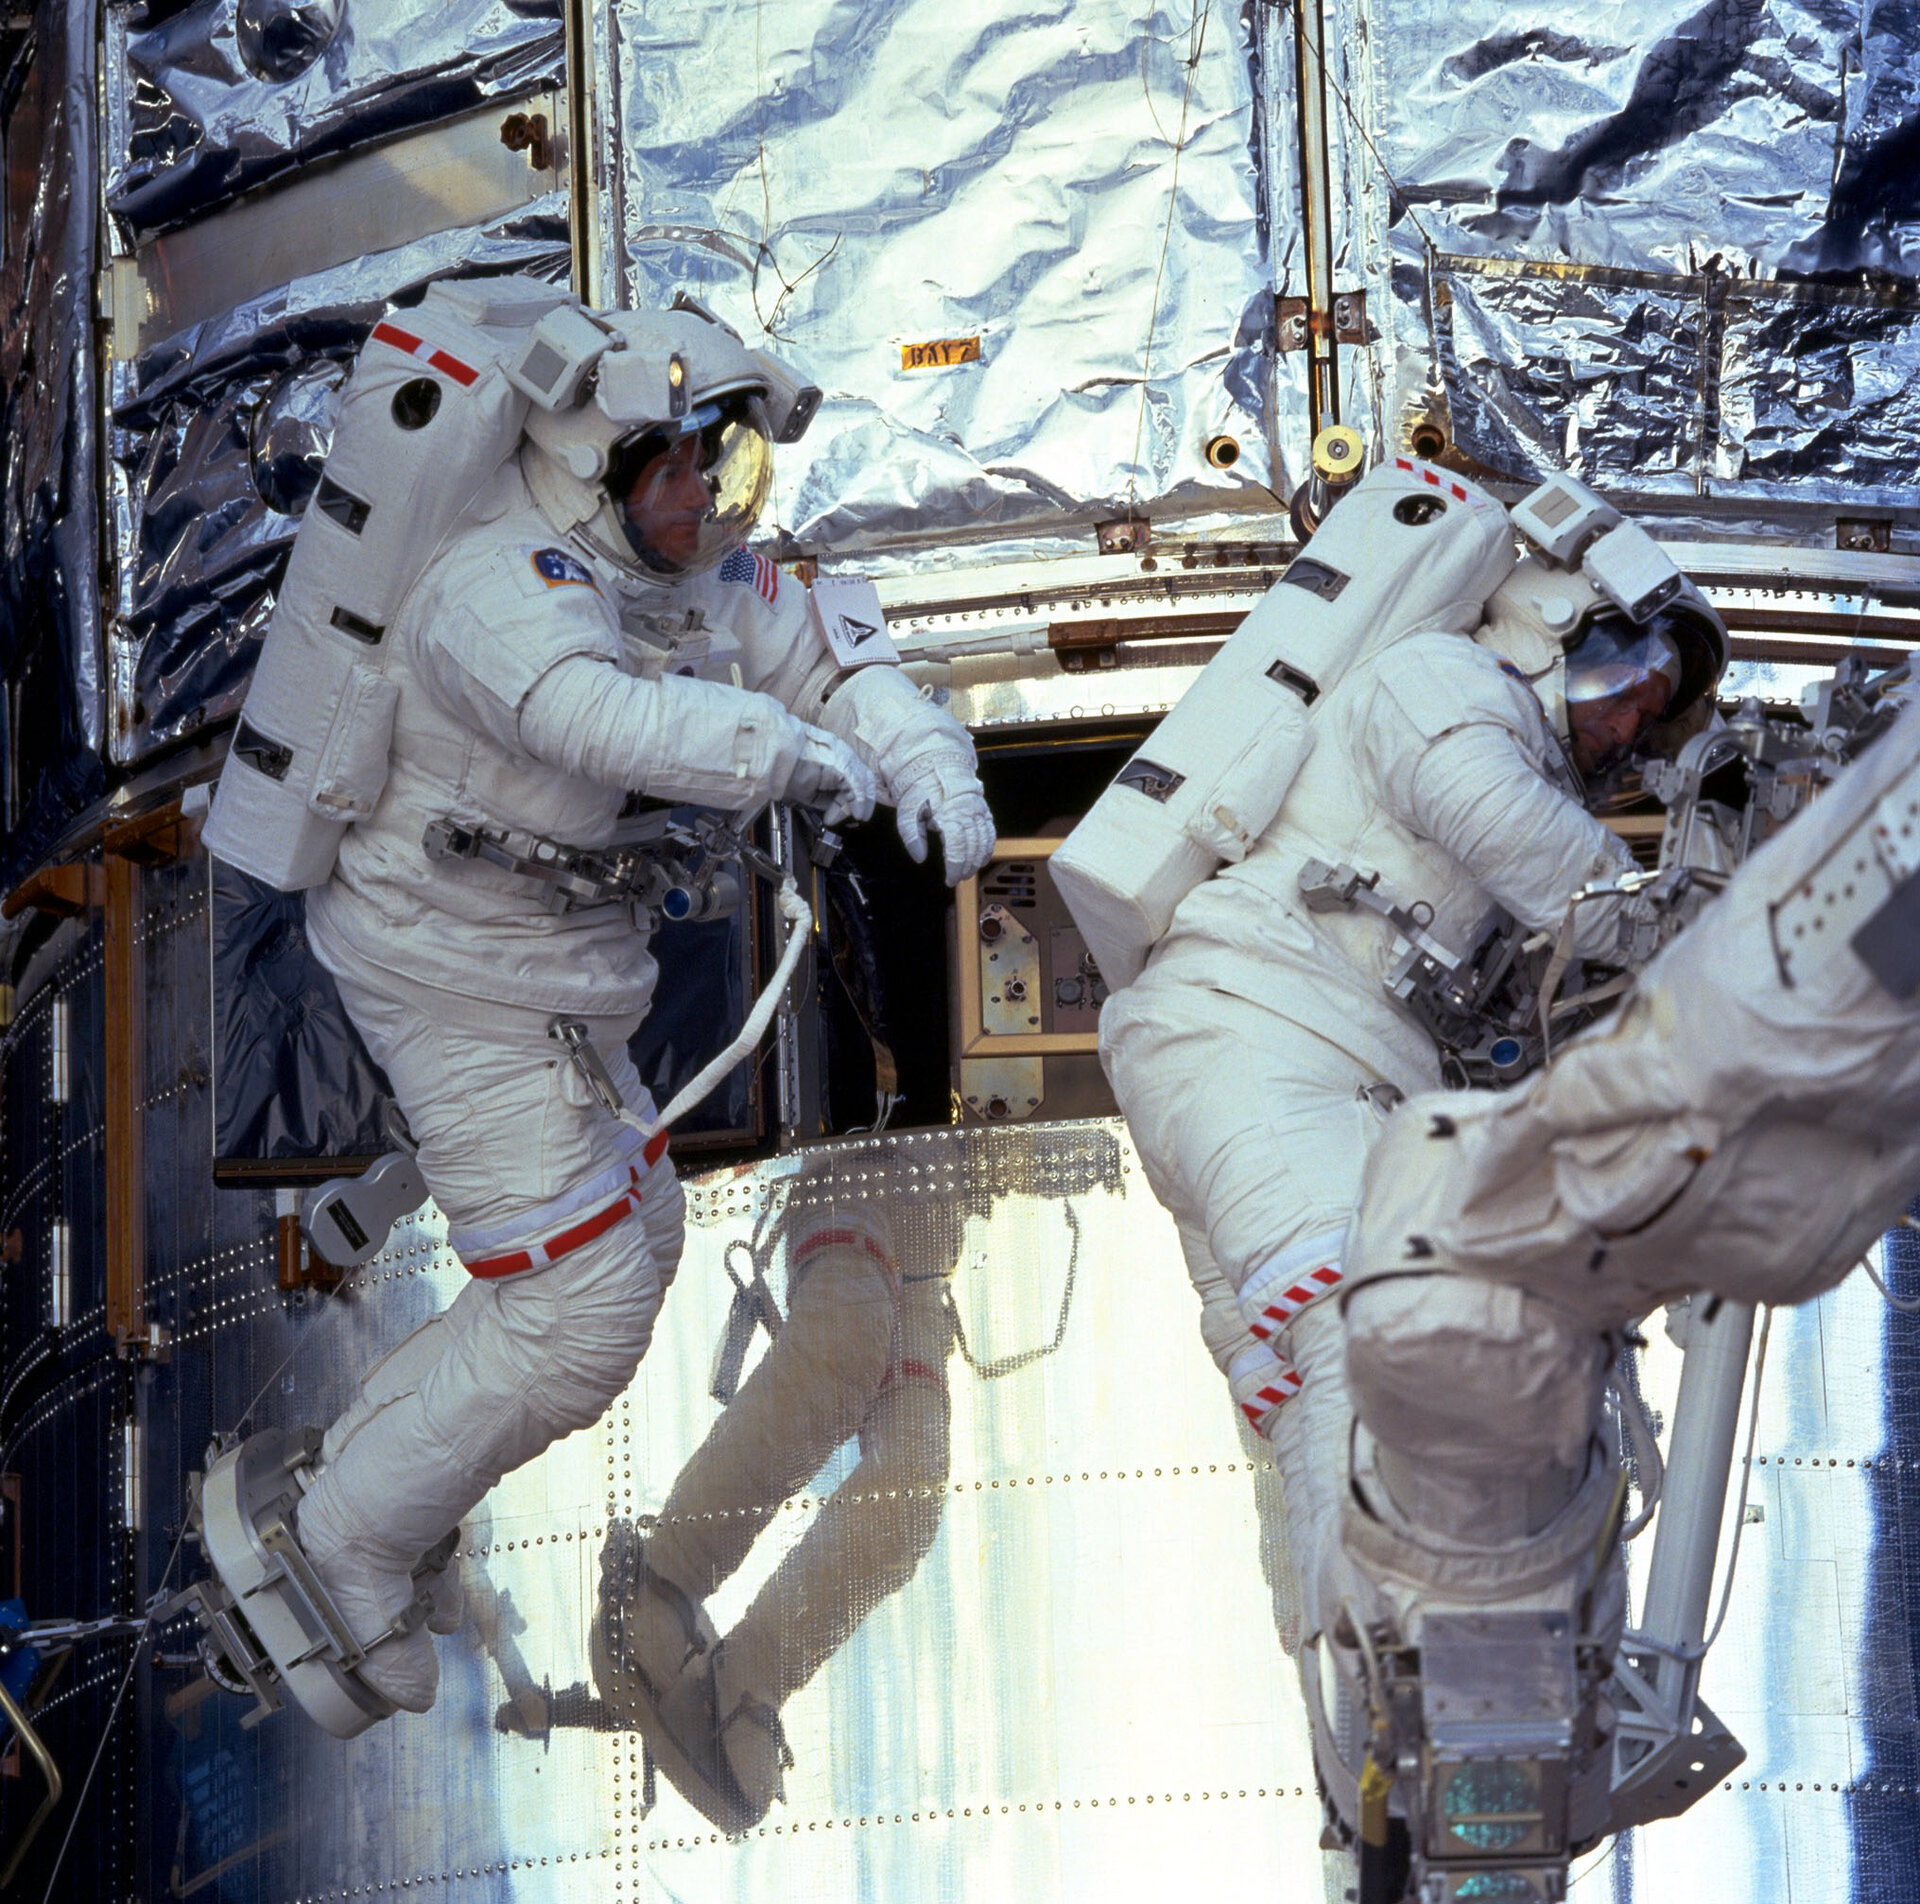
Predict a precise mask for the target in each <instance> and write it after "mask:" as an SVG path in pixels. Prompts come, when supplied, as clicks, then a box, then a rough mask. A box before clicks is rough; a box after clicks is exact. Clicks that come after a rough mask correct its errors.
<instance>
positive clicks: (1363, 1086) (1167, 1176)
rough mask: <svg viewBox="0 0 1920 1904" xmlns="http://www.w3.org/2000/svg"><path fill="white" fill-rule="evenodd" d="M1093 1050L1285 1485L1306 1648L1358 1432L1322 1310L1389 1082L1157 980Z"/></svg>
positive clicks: (1299, 1030) (1127, 1005)
mask: <svg viewBox="0 0 1920 1904" xmlns="http://www.w3.org/2000/svg"><path fill="white" fill-rule="evenodd" d="M1101 1054H1102V1057H1103V1059H1104V1060H1105V1063H1106V1066H1107V1075H1108V1077H1109V1079H1110V1080H1111V1081H1112V1083H1113V1087H1114V1091H1115V1094H1116V1095H1117V1096H1118V1098H1119V1100H1120V1104H1121V1107H1122V1109H1123V1110H1124V1111H1125V1112H1126V1114H1127V1120H1128V1123H1129V1125H1130V1127H1131V1129H1132V1132H1133V1136H1134V1141H1135V1143H1136V1144H1137V1145H1138V1147H1139V1150H1140V1155H1141V1161H1142V1164H1143V1165H1144V1167H1145V1169H1146V1173H1147V1179H1148V1182H1149V1183H1150V1184H1151V1185H1152V1186H1153V1189H1154V1192H1155V1194H1156V1195H1157V1196H1158V1197H1159V1198H1160V1200H1161V1201H1162V1202H1163V1203H1164V1204H1166V1205H1167V1206H1168V1208H1169V1209H1170V1210H1172V1211H1173V1213H1174V1216H1175V1219H1176V1221H1177V1222H1178V1223H1179V1224H1180V1225H1181V1228H1182V1236H1183V1241H1184V1242H1186V1244H1187V1248H1188V1268H1189V1271H1190V1273H1191V1274H1192V1276H1193V1278H1194V1284H1195V1288H1196V1290H1197V1291H1198V1292H1199V1295H1200V1299H1201V1315H1202V1333H1203V1334H1204V1335H1205V1337H1206V1340H1207V1346H1208V1348H1209V1349H1210V1350H1211V1351H1212V1353H1213V1355H1214V1358H1215V1360H1216V1361H1217V1362H1218V1363H1219V1364H1220V1366H1221V1368H1222V1372H1223V1373H1225V1374H1226V1375H1227V1376H1228V1379H1229V1382H1230V1384H1231V1385H1232V1387H1233V1390H1234V1396H1235V1402H1236V1406H1238V1407H1240V1408H1241V1409H1242V1410H1243V1411H1244V1412H1245V1413H1247V1414H1248V1416H1249V1418H1250V1419H1251V1418H1252V1415H1253V1408H1254V1407H1258V1408H1259V1410H1260V1413H1259V1416H1258V1419H1257V1420H1256V1421H1255V1425H1256V1426H1257V1427H1258V1428H1259V1429H1260V1431H1261V1432H1262V1433H1263V1434H1264V1435H1265V1437H1266V1439H1267V1441H1268V1442H1269V1444H1270V1445H1271V1446H1272V1448H1273V1451H1274V1459H1275V1461H1276V1464H1277V1465H1278V1466H1279V1468H1280V1470H1281V1472H1282V1474H1283V1476H1284V1477H1285V1490H1284V1491H1285V1499H1286V1516H1285V1519H1286V1531H1287V1546H1288V1549H1289V1552H1290V1556H1291V1560H1292V1563H1293V1571H1294V1578H1295V1585H1296V1592H1297V1596H1298V1603H1299V1607H1300V1634H1301V1636H1303V1637H1306V1638H1311V1637H1312V1636H1313V1635H1314V1634H1315V1633H1316V1632H1318V1631H1319V1630H1320V1627H1321V1624H1322V1618H1323V1613H1324V1609H1322V1608H1321V1607H1320V1606H1319V1604H1318V1597H1317V1592H1318V1590H1317V1581H1318V1575H1319V1562H1318V1556H1319V1554H1320V1552H1321V1550H1322V1548H1323V1547H1324V1546H1325V1545H1326V1544H1327V1542H1328V1541H1329V1540H1330V1538H1331V1536H1332V1532H1333V1529H1334V1527H1335V1525H1336V1523H1337V1519H1338V1513H1339V1504H1340V1498H1341V1495H1342V1493H1343V1491H1344V1488H1345V1478H1346V1443H1347V1435H1348V1431H1349V1427H1350V1424H1351V1411H1350V1409H1349V1406H1348V1402H1347V1394H1346V1377H1345V1369H1344V1365H1343V1361H1342V1356H1341V1348H1340V1344H1341V1334H1340V1321H1339V1318H1338V1316H1337V1314H1336V1313H1335V1312H1334V1310H1333V1309H1332V1308H1331V1306H1330V1305H1329V1303H1328V1302H1327V1300H1326V1299H1327V1297H1328V1295H1329V1294H1330V1293H1331V1292H1332V1291H1333V1290H1335V1289H1336V1288H1337V1287H1338V1286H1339V1280H1340V1250H1341V1237H1342V1233H1343V1231H1344V1229H1345V1226H1346V1222H1347V1219H1348V1217H1349V1215H1350V1213H1351V1211H1352V1207H1353V1200H1354V1198H1355V1197H1357V1195H1358V1190H1359V1181H1360V1171H1361V1167H1362V1165H1363V1163H1364V1161H1365V1157H1366V1153H1367V1150H1368V1148H1369V1146H1370V1145H1371V1143H1372V1141H1373V1139H1374V1136H1375V1134H1376V1133H1377V1131H1378V1130H1379V1128H1380V1113H1379V1112H1378V1111H1377V1109H1376V1108H1375V1105H1374V1100H1373V1098H1371V1097H1370V1096H1368V1095H1367V1093H1368V1091H1369V1089H1370V1088H1372V1087H1375V1086H1377V1085H1378V1084H1379V1083H1381V1082H1382V1080H1380V1079H1379V1078H1378V1077H1377V1076H1376V1075H1375V1074H1374V1073H1373V1072H1372V1071H1371V1070H1370V1069H1369V1068H1368V1067H1367V1066H1365V1065H1364V1064H1362V1063H1361V1062H1360V1061H1359V1060H1358V1059H1356V1058H1354V1057H1352V1056H1351V1055H1350V1054H1348V1053H1346V1052H1343V1051H1341V1050H1339V1049H1338V1048H1337V1047H1335V1046H1334V1045H1332V1044H1329V1043H1328V1042H1327V1041H1326V1040H1325V1039H1323V1038H1320V1037H1318V1036H1316V1035H1315V1034H1314V1033H1312V1032H1310V1031H1307V1030H1305V1029H1304V1028H1303V1027H1300V1026H1298V1025H1294V1024H1292V1023H1291V1022H1289V1021H1288V1020H1286V1019H1283V1018H1280V1017H1278V1016H1277V1015H1276V1014H1274V1013H1272V1012H1268V1011H1265V1010H1263V1009H1261V1008H1260V1007H1258V1006H1255V1005H1251V1004H1249V1003H1246V1002H1245V1001H1242V1000H1240V999H1237V998H1234V997H1231V996H1229V995H1227V994H1225V993H1220V992H1210V991H1199V990H1198V989H1197V988H1195V987H1192V986H1190V985H1185V984H1174V983H1169V982H1159V983H1156V975H1155V973H1154V972H1153V971H1152V970H1151V969H1150V970H1149V971H1148V973H1147V974H1146V976H1145V977H1144V978H1143V979H1141V980H1140V981H1139V982H1138V983H1137V984H1135V985H1133V986H1130V987H1129V988H1128V989H1127V990H1126V991H1124V992H1121V993H1118V994H1116V995H1115V997H1114V998H1113V999H1112V1000H1111V1001H1109V1003H1108V1006H1107V1008H1106V1011H1105V1012H1104V1013H1103V1014H1102V1019H1101ZM1200 1239H1204V1248H1200V1247H1196V1244H1197V1243H1198V1242H1199V1241H1200ZM1222 1280H1223V1281H1224V1283H1225V1285H1226V1287H1227V1288H1228V1289H1230V1290H1231V1291H1232V1292H1233V1300H1234V1304H1235V1307H1236V1308H1237V1310H1238V1317H1237V1321H1238V1327H1236V1326H1235V1322H1236V1318H1235V1317H1234V1315H1233V1314H1232V1313H1231V1312H1230V1311H1229V1310H1228V1308H1227V1304H1226V1299H1225V1296H1224V1294H1223V1291H1222V1288H1221V1281H1222ZM1262 1351H1264V1352H1265V1354H1264V1356H1263V1354H1262ZM1273 1396H1277V1397H1278V1399H1277V1400H1275V1399H1271V1397H1273ZM1287 1637H1289V1638H1293V1637H1295V1636H1293V1635H1288V1636H1287Z"/></svg>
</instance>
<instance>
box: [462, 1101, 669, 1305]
mask: <svg viewBox="0 0 1920 1904" xmlns="http://www.w3.org/2000/svg"><path fill="white" fill-rule="evenodd" d="M666 1154H667V1133H666V1131H665V1130H664V1129H661V1130H657V1131H655V1132H654V1133H653V1135H652V1136H651V1137H649V1138H648V1139H647V1147H646V1149H644V1150H643V1151H642V1152H641V1153H640V1157H641V1162H642V1163H644V1164H645V1166H646V1168H647V1169H649V1170H651V1169H652V1168H653V1166H654V1165H655V1164H657V1163H658V1162H659V1161H660V1159H661V1158H662V1157H664V1156H665V1155H666ZM628 1174H629V1176H630V1178H631V1181H630V1182H629V1183H628V1185H627V1187H626V1188H625V1189H624V1190H622V1191H621V1192H620V1194H619V1195H618V1196H616V1197H615V1198H614V1200H613V1201H612V1202H611V1203H609V1204H607V1205H606V1207H605V1208H604V1209H599V1210H596V1211H594V1213H593V1214H592V1215H591V1216H588V1217H582V1218H581V1220H580V1221H579V1222H578V1223H573V1224H569V1225H568V1227H567V1228H566V1229H564V1230H558V1231H556V1232H555V1233H554V1234H553V1235H552V1236H549V1237H547V1238H545V1239H544V1240H543V1241H541V1242H538V1243H529V1244H528V1245H527V1246H526V1247H525V1248H524V1249H517V1250H509V1251H508V1252H507V1253H506V1254H505V1255H504V1256H481V1257H475V1258H472V1259H469V1260H468V1262H467V1265H466V1270H467V1274H468V1275H469V1276H478V1277H480V1278H482V1279H483V1280H485V1281H492V1280H493V1279H494V1278H495V1277H499V1276H518V1275H519V1274H520V1273H521V1272H522V1271H523V1270H528V1269H545V1268H546V1267H547V1265H548V1264H550V1263H557V1262H559V1260H560V1259H561V1258H562V1257H563V1256H571V1255H572V1254H573V1252H574V1251H575V1250H577V1249H582V1248H584V1247H585V1246H586V1245H587V1244H589V1243H591V1242H592V1241H593V1240H594V1238H595V1237H599V1236H604V1235H606V1233H607V1232H608V1231H609V1230H610V1229H612V1228H613V1226H614V1225H615V1224H616V1223H619V1222H623V1221H624V1220H625V1219H626V1218H627V1217H630V1216H631V1215H632V1214H633V1213H634V1211H636V1210H637V1209H639V1207H640V1202H641V1192H640V1164H635V1165H632V1166H631V1167H630V1170H629V1173H628Z"/></svg>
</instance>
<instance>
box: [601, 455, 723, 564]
mask: <svg viewBox="0 0 1920 1904" xmlns="http://www.w3.org/2000/svg"><path fill="white" fill-rule="evenodd" d="M704 460H705V457H704V443H703V439H702V437H701V436H700V435H699V434H694V435H689V436H683V437H681V438H680V439H679V441H677V442H676V443H674V444H673V445H672V447H671V448H669V449H665V450H662V451H661V452H660V454H659V455H658V456H654V457H650V458H649V459H648V460H647V461H646V462H645V463H643V464H641V466H640V470H639V473H638V474H637V475H636V476H635V477H634V479H633V482H632V483H631V485H630V486H629V487H628V490H627V493H626V495H625V496H624V497H623V498H622V501H623V503H624V506H625V509H626V514H627V520H628V521H629V522H630V523H631V524H632V525H633V529H634V531H635V536H636V538H637V540H638V541H639V542H641V543H642V544H644V545H645V546H646V547H647V548H648V549H650V550H651V551H652V552H653V554H654V555H656V556H657V557H658V558H659V559H660V560H661V561H662V562H663V563H665V564H667V565H668V566H670V567H672V568H676V569H685V568H689V567H691V566H692V564H693V562H694V559H695V557H696V556H698V555H699V553H700V541H701V537H700V527H701V524H702V523H703V522H704V521H705V520H706V517H707V512H708V511H709V510H710V509H711V508H712V507H713V491H712V488H711V487H710V486H709V484H708V481H707V477H706V473H705V470H704V469H703V467H702V464H703V462H704Z"/></svg>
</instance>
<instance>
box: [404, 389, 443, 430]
mask: <svg viewBox="0 0 1920 1904" xmlns="http://www.w3.org/2000/svg"><path fill="white" fill-rule="evenodd" d="M439 409H440V385H439V383H438V382H437V381H436V380H435V379H434V378H432V377H413V378H410V379H409V380H408V381H407V382H406V383H403V384H402V385H401V386H400V388H399V389H398V390H396V391H395V392H394V393H393V420H394V422H396V423H397V424H399V426H400V427H401V429H403V430H424V429H425V428H426V427H427V425H428V424H429V423H431V422H432V421H433V419H434V417H435V416H436V415H437V414H438V412H439Z"/></svg>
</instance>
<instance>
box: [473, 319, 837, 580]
mask: <svg viewBox="0 0 1920 1904" xmlns="http://www.w3.org/2000/svg"><path fill="white" fill-rule="evenodd" d="M544 328H545V329H546V330H547V332H548V335H547V336H546V337H545V338H544V339H538V340H535V341H534V342H533V343H531V344H530V346H529V348H528V349H526V350H524V351H523V352H522V353H521V357H520V359H519V361H518V363H517V365H516V366H514V367H511V368H510V369H509V373H508V374H509V376H510V377H511V378H512V379H513V381H515V382H516V383H517V384H518V385H519V387H520V388H522V389H523V390H527V391H528V392H529V394H532V395H533V397H534V402H533V404H532V406H531V408H530V409H529V411H528V414H527V423H526V434H527V443H526V446H525V448H524V450H523V452H522V456H521V467H522V469H523V470H524V472H525V474H526V477H527V484H528V487H529V489H530V490H531V491H532V493H533V498H534V501H535V503H536V504H537V505H538V506H539V508H540V510H541V512H542V514H544V515H545V516H546V517H547V519H548V520H549V521H550V522H551V523H553V525H554V527H555V528H556V529H558V530H560V531H562V532H563V533H565V534H569V535H573V536H575V537H578V538H579V539H581V540H582V541H584V542H585V543H586V544H587V545H588V546H589V547H590V548H591V549H592V550H593V551H594V553H596V554H597V555H599V556H601V557H603V558H604V559H605V560H607V561H609V562H611V563H613V564H614V565H615V566H616V567H617V568H620V569H622V570H624V571H625V572H626V573H627V574H629V575H632V576H635V577H637V578H639V579H642V580H650V581H656V582H661V583H672V582H676V581H679V580H682V579H684V578H685V577H687V576H690V575H697V574H700V573H702V572H703V571H705V570H707V569H710V568H712V567H713V566H714V565H715V564H717V563H719V562H720V561H722V560H723V559H724V558H725V557H726V556H728V555H729V554H731V553H732V552H733V551H734V550H735V549H737V548H739V547H740V545H741V544H742V543H743V542H745V541H746V539H747V537H748V536H749V535H750V534H751V533H752V532H753V527H754V524H755V523H756V522H757V521H758V520H759V517H760V512H761V510H762V508H763V507H764V506H765V504H766V499H767V495H768V492H769V490H770V488H771V486H772V481H773V445H774V443H776V442H781V443H791V442H795V441H797V440H798V438H799V437H800V435H801V434H802V432H803V431H804V430H805V429H806V426H807V424H808V422H809V421H810V420H811V418H812V415H813V412H814V409H815V408H816V407H817V406H818V404H819V400H820V393H819V391H818V390H815V389H812V388H810V387H808V386H805V385H802V384H800V383H799V382H798V381H797V380H796V379H795V378H794V377H792V376H791V375H790V374H789V373H788V372H787V371H785V370H784V368H783V367H781V366H780V365H778V364H777V363H775V362H774V360H773V359H771V358H770V357H768V356H767V355H766V354H765V353H764V352H761V351H755V350H749V349H748V348H747V346H746V344H745V343H744V342H743V341H742V340H741V338H740V337H739V335H738V334H737V333H736V332H734V331H733V330H732V329H730V328H729V327H728V326H727V325H725V324H722V323H721V322H720V321H719V320H718V319H717V318H715V317H713V316H712V315H711V314H710V313H708V312H707V311H705V310H703V309H701V308H700V307H699V306H697V305H694V304H692V303H691V302H690V301H687V300H681V301H680V302H679V304H678V305H677V306H676V308H675V309H673V310H670V311H650V312H635V311H608V312H602V313H595V312H588V311H582V310H580V309H578V308H576V307H572V306H569V307H567V308H566V309H565V310H564V311H562V312H558V313H555V314H554V317H553V318H552V320H551V322H549V323H547V324H545V325H544ZM543 344H544V345H545V346H546V349H547V351H548V352H550V353H551V354H543V352H542V349H541V346H542V345H543ZM557 364H564V367H556V365H557ZM515 369H518V370H520V371H521V372H522V374H521V375H519V376H515V375H514V371H515Z"/></svg>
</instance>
